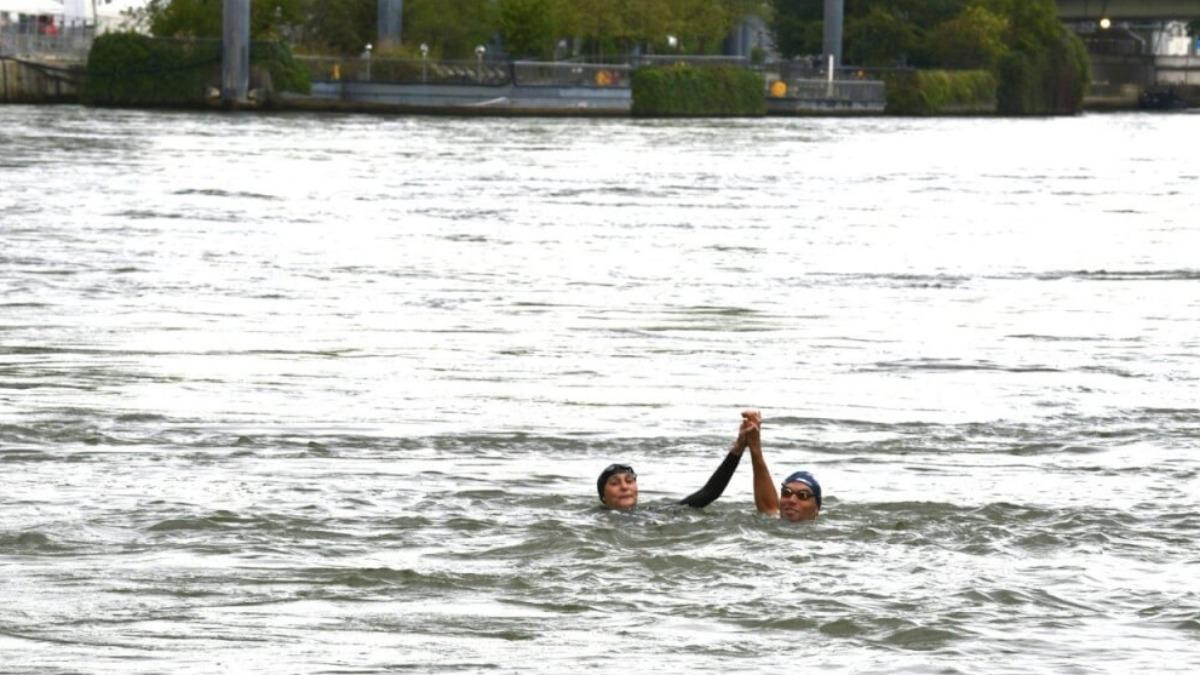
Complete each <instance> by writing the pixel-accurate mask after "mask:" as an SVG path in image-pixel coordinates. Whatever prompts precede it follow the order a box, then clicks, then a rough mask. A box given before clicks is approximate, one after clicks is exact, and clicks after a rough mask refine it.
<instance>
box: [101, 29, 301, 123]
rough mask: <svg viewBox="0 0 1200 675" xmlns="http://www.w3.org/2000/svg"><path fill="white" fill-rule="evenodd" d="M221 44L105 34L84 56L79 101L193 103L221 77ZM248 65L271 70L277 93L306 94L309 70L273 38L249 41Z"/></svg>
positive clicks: (135, 34)
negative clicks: (85, 62)
mask: <svg viewBox="0 0 1200 675" xmlns="http://www.w3.org/2000/svg"><path fill="white" fill-rule="evenodd" d="M221 56H222V55H221V43H220V41H217V40H171V39H162V38H152V37H148V36H145V35H141V34H138V33H106V34H104V35H101V36H99V37H97V38H96V40H95V42H94V43H93V44H92V51H91V52H90V53H89V54H88V68H87V81H86V82H85V84H84V87H83V91H82V93H81V94H80V100H81V101H82V102H83V103H85V104H88V105H113V106H196V105H202V104H203V103H204V101H205V94H206V92H207V90H208V88H209V87H213V86H217V85H218V84H219V83H220V81H221ZM250 63H251V64H252V65H255V66H258V67H261V68H263V69H265V70H266V71H267V72H269V73H270V74H271V83H272V87H273V88H274V89H275V90H276V91H296V92H300V93H307V92H308V91H309V88H310V84H309V73H308V70H307V69H306V68H304V67H303V66H302V65H300V64H298V63H297V62H296V61H295V60H294V59H293V58H292V53H291V50H289V49H288V48H287V46H286V45H284V44H282V43H278V42H255V43H252V44H251V45H250Z"/></svg>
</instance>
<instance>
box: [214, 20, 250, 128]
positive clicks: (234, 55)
mask: <svg viewBox="0 0 1200 675" xmlns="http://www.w3.org/2000/svg"><path fill="white" fill-rule="evenodd" d="M223 9H224V14H223V15H222V20H223V22H224V23H223V25H222V33H221V35H222V38H223V39H222V43H221V101H222V102H223V103H224V104H225V105H227V106H229V105H238V104H240V103H245V102H246V90H247V89H249V87H250V0H225V5H224V8H223Z"/></svg>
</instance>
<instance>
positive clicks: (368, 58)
mask: <svg viewBox="0 0 1200 675" xmlns="http://www.w3.org/2000/svg"><path fill="white" fill-rule="evenodd" d="M372 49H374V47H372V46H371V43H370V42H368V43H367V47H366V49H364V50H363V53H362V57H363V61H366V66H365V68H366V80H367V82H370V81H371V50H372Z"/></svg>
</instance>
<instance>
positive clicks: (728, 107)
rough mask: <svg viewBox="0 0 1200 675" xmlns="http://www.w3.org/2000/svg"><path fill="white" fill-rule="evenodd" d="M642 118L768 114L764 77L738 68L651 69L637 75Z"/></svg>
mask: <svg viewBox="0 0 1200 675" xmlns="http://www.w3.org/2000/svg"><path fill="white" fill-rule="evenodd" d="M632 88H633V91H632V93H633V114H634V115H635V116H640V117H752V116H762V115H766V114H767V99H766V95H765V93H764V91H763V79H762V76H761V75H759V74H758V73H756V72H753V71H750V70H746V69H745V68H739V67H737V66H693V65H688V64H683V63H680V64H676V65H672V66H647V67H643V68H638V69H637V70H636V71H634V73H633V81H632Z"/></svg>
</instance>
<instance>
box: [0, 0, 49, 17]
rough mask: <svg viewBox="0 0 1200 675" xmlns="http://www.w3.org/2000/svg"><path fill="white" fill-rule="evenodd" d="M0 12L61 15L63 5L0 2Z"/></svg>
mask: <svg viewBox="0 0 1200 675" xmlns="http://www.w3.org/2000/svg"><path fill="white" fill-rule="evenodd" d="M0 12H11V13H13V14H62V13H63V4H62V3H61V2H55V1H54V0H0Z"/></svg>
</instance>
